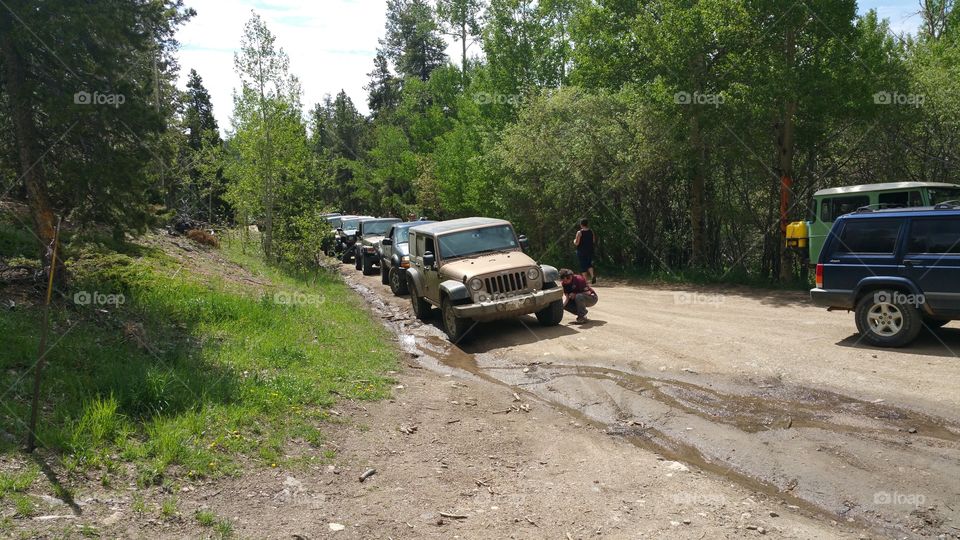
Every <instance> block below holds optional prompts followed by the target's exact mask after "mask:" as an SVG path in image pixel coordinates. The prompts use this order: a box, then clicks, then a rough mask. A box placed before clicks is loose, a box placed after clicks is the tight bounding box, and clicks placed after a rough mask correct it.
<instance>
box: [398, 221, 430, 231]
mask: <svg viewBox="0 0 960 540" xmlns="http://www.w3.org/2000/svg"><path fill="white" fill-rule="evenodd" d="M429 223H437V222H436V221H433V220H428V219H425V220H423V221H404V222H401V223H397V224H395V225H394V226H393V228H394V229H409V228H410V227H420V226H422V225H427V224H429Z"/></svg>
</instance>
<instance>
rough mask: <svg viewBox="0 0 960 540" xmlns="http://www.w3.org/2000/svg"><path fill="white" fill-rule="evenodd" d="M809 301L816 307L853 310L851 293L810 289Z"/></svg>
mask: <svg viewBox="0 0 960 540" xmlns="http://www.w3.org/2000/svg"><path fill="white" fill-rule="evenodd" d="M810 299H811V300H813V303H814V304H816V305H818V306H823V307H828V308H836V309H853V308H854V307H855V306H854V301H853V291H837V290H827V289H810Z"/></svg>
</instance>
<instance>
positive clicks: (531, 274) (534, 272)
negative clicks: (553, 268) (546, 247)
mask: <svg viewBox="0 0 960 540" xmlns="http://www.w3.org/2000/svg"><path fill="white" fill-rule="evenodd" d="M539 277H540V270H538V269H537V267H536V266H531V267H530V269H529V270H527V279H529V280H530V281H533V280H535V279H537V278H539Z"/></svg>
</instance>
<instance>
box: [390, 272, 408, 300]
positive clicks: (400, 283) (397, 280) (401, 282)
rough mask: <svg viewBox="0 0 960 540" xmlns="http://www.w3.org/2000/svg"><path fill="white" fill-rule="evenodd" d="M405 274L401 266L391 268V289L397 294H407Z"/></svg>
mask: <svg viewBox="0 0 960 540" xmlns="http://www.w3.org/2000/svg"><path fill="white" fill-rule="evenodd" d="M403 274H404V272H403V270H401V269H399V268H396V267H393V268H390V276H389V279H390V290H391V291H393V294H395V295H397V296H400V295H403V294H407V281H406V279H404V275H403Z"/></svg>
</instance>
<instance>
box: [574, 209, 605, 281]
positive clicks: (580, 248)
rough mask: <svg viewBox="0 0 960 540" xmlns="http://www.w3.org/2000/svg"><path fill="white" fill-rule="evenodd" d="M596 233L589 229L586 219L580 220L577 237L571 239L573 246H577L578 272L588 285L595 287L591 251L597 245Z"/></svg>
mask: <svg viewBox="0 0 960 540" xmlns="http://www.w3.org/2000/svg"><path fill="white" fill-rule="evenodd" d="M597 240H599V238H598V237H597V235H596V233H594V232H593V229H591V228H590V224H589V223H588V222H587V218H583V219H581V220H580V230H579V231H577V237H576V238H574V239H573V245H575V246H577V259H578V260H579V261H580V272H581V274H582V275H583V278H584V279H589V280H590V283H592V284H594V285H596V283H597V274H596V271H595V270H594V269H593V250H594V248H595V247H596V245H597Z"/></svg>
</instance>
